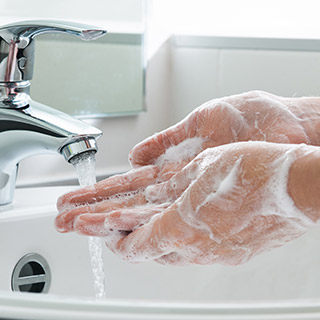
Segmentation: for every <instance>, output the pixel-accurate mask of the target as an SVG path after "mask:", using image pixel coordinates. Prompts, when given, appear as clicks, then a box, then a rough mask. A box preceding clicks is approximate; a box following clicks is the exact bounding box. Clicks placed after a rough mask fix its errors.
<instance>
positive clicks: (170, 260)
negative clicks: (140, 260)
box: [155, 252, 190, 267]
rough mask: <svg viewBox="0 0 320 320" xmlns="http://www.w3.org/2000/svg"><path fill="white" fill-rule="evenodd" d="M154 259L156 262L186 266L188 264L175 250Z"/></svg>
mask: <svg viewBox="0 0 320 320" xmlns="http://www.w3.org/2000/svg"><path fill="white" fill-rule="evenodd" d="M155 261H156V262H158V263H159V264H163V265H172V266H179V267H182V266H187V265H189V264H190V263H189V262H188V261H187V260H186V259H184V258H183V257H182V256H181V255H179V254H178V253H177V252H172V253H169V254H166V255H164V256H162V257H160V258H158V259H156V260H155Z"/></svg>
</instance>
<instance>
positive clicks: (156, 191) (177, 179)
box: [145, 158, 200, 203]
mask: <svg viewBox="0 0 320 320" xmlns="http://www.w3.org/2000/svg"><path fill="white" fill-rule="evenodd" d="M199 162H200V160H199V159H198V158H196V159H194V160H193V161H192V162H191V163H189V164H188V165H187V166H185V167H184V168H182V170H181V171H179V172H177V173H176V174H175V175H174V176H172V177H171V179H169V180H168V181H164V182H162V183H158V184H155V185H150V186H148V187H147V188H146V190H145V197H146V199H147V200H148V201H151V202H156V203H162V202H167V201H170V202H173V201H174V200H176V199H177V198H178V197H180V196H181V194H182V193H183V192H184V191H185V190H186V189H187V188H188V187H189V185H190V183H191V182H192V181H193V180H195V179H196V178H197V177H198V168H199Z"/></svg>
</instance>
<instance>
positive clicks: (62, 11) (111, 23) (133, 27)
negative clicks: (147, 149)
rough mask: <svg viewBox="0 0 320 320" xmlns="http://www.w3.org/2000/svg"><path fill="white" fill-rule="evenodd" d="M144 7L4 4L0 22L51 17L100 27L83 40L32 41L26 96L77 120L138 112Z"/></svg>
mask: <svg viewBox="0 0 320 320" xmlns="http://www.w3.org/2000/svg"><path fill="white" fill-rule="evenodd" d="M144 9H145V6H144V0H103V1H101V0H91V1H90V2H89V3H88V2H80V1H78V0H68V1H65V0H55V1H53V0H51V1H46V2H45V3H44V2H43V1H41V0H29V1H24V0H15V1H14V3H13V2H12V1H11V0H4V1H1V2H0V24H1V25H4V24H7V23H12V22H15V21H21V20H39V19H41V20H44V19H51V20H66V21H75V22H80V23H85V24H90V25H94V26H97V27H99V28H103V29H106V30H107V31H108V33H107V34H106V35H105V36H104V37H102V38H100V39H98V40H95V41H89V42H87V41H82V40H80V39H78V38H76V37H72V36H70V35H61V34H55V35H43V36H40V37H38V38H37V40H36V50H35V67H34V76H33V80H32V85H31V96H32V98H33V99H34V100H36V101H39V102H41V103H44V104H46V105H49V106H51V107H54V108H56V109H59V110H61V111H64V112H67V113H69V114H72V115H76V116H79V117H83V118H89V117H104V116H117V115H128V114H136V113H138V112H140V111H142V110H143V109H144V85H145V83H144V82H145V81H144V80H145V63H144V45H143V43H144V41H143V40H144Z"/></svg>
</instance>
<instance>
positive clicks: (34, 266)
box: [11, 253, 51, 293]
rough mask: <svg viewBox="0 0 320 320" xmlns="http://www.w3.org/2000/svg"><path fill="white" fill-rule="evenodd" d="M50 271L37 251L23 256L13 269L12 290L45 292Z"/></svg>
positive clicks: (49, 278) (48, 284)
mask: <svg viewBox="0 0 320 320" xmlns="http://www.w3.org/2000/svg"><path fill="white" fill-rule="evenodd" d="M50 282H51V273H50V268H49V265H48V263H47V261H46V260H45V259H44V258H43V257H42V256H40V255H39V254H37V253H28V254H26V255H25V256H23V257H22V258H21V259H20V260H19V261H18V263H17V264H16V266H15V267H14V269H13V272H12V277H11V288H12V290H13V291H20V292H34V293H46V292H48V291H49V287H50Z"/></svg>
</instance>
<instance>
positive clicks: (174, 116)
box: [170, 47, 320, 123]
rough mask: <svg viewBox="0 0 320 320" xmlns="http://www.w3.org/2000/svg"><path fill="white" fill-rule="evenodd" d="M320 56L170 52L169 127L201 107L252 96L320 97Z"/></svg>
mask: <svg viewBox="0 0 320 320" xmlns="http://www.w3.org/2000/svg"><path fill="white" fill-rule="evenodd" d="M319 76H320V51H318V52H316V51H288V50H253V49H250V50H248V49H216V48H193V47H172V75H171V81H172V91H171V99H172V100H171V101H172V109H170V110H172V111H171V122H172V123H174V122H176V121H179V120H180V119H181V118H183V117H184V116H185V115H186V114H188V113H189V112H190V111H191V110H193V109H194V108H195V107H197V106H198V105H200V104H201V103H202V102H205V101H208V100H210V99H213V98H216V97H223V96H227V95H231V94H237V93H241V92H244V91H249V90H256V89H259V90H265V91H269V92H272V93H274V94H278V95H282V96H320V85H319Z"/></svg>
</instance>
